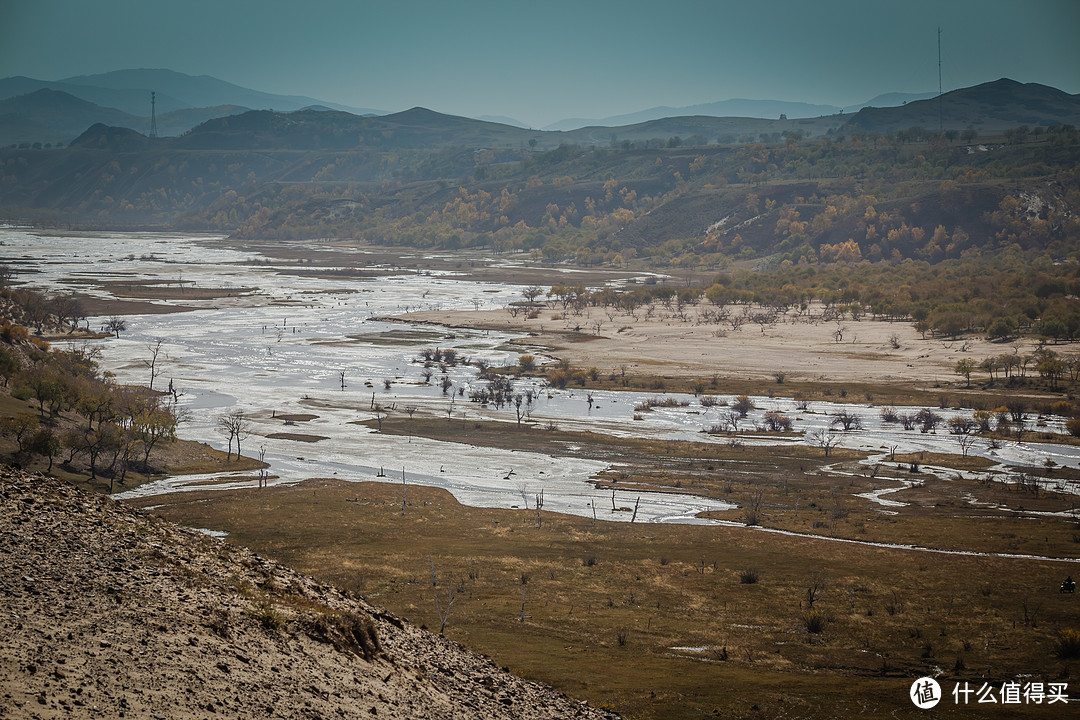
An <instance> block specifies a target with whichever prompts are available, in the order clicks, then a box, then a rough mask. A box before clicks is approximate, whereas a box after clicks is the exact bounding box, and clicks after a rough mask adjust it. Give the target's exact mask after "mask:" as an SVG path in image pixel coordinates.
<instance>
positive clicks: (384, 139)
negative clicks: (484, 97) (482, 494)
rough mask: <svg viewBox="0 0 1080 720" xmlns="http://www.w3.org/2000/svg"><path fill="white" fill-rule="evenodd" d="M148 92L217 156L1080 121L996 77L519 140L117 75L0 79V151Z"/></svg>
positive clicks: (673, 113) (217, 86) (112, 112)
mask: <svg viewBox="0 0 1080 720" xmlns="http://www.w3.org/2000/svg"><path fill="white" fill-rule="evenodd" d="M151 89H153V91H154V92H156V93H157V96H156V99H157V106H156V107H157V128H158V135H159V136H161V137H163V138H164V137H173V136H179V135H184V134H188V135H190V137H185V138H182V139H181V141H180V143H179V145H181V146H184V147H195V146H199V147H206V148H217V149H223V148H233V149H252V148H255V147H265V148H279V147H295V148H297V149H319V148H322V149H328V148H335V149H345V148H350V147H357V146H364V145H367V146H373V147H421V146H423V145H425V144H431V145H451V144H452V145H457V146H459V147H475V148H482V147H525V146H526V145H527V146H528V147H532V148H537V149H544V148H551V147H557V146H558V145H560V144H563V143H572V144H579V145H593V146H610V145H611V144H613V143H619V144H624V143H644V142H650V141H657V140H668V139H670V138H675V137H679V138H682V139H684V140H688V141H690V142H691V143H693V144H707V143H721V144H730V143H739V142H757V141H759V140H773V141H775V140H776V139H778V138H779V137H781V136H783V135H784V134H785V133H790V132H794V131H798V132H801V133H802V135H803V136H805V137H818V136H822V135H825V134H827V133H829V132H843V131H845V129H846V130H847V131H852V130H856V131H857V130H863V131H873V132H882V133H885V132H895V131H896V130H902V129H907V128H910V127H913V126H920V127H923V128H926V129H928V130H936V129H937V127H938V124H939V122H940V123H941V125H942V127H943V128H944V129H953V130H964V129H968V128H973V129H975V130H979V131H999V130H1002V129H1004V128H1006V127H1015V126H1017V125H1020V124H1027V125H1031V126H1035V125H1044V126H1045V125H1051V124H1055V123H1056V124H1063V123H1064V124H1077V123H1078V122H1080V103H1078V100H1077V96H1075V95H1069V94H1068V93H1064V92H1061V91H1059V90H1056V89H1054V88H1050V87H1047V86H1044V85H1037V84H1020V83H1017V82H1014V81H1012V80H1006V79H1002V80H998V81H996V82H993V83H985V84H983V85H979V86H975V87H973V88H964V89H961V90H955V91H952V92H950V93H946V94H944V95H942V96H941V98H940V100H939V99H938V98H936V97H932V96H931V94H929V93H923V94H902V93H891V94H887V95H879V96H877V97H875V98H873V99H871V100H869V101H867V102H866V103H863V104H862V105H858V106H850V107H847V108H839V107H834V106H830V105H812V104H808V103H789V102H781V101H773V100H725V101H723V102H717V103H709V104H705V105H693V106H688V107H682V108H669V107H656V108H651V109H649V110H643V111H641V112H638V113H631V114H628V115H619V116H614V117H610V118H604V119H600V120H582V119H576V120H564V121H561V122H559V123H555V124H554V125H552V126H549V129H546V130H530V129H528V128H526V127H525V125H524V124H523V123H520V122H518V121H516V120H514V119H512V118H508V117H501V116H493V117H484V118H482V119H477V120H474V119H469V118H462V117H454V116H449V115H442V114H439V113H435V112H432V111H429V110H424V109H422V108H414V109H413V110H409V111H406V112H403V113H394V114H387V113H384V112H381V111H377V110H371V109H363V108H352V107H348V106H343V105H337V104H333V103H328V102H324V101H319V100H316V99H313V98H310V97H305V96H286V95H273V94H270V93H263V92H259V91H255V90H250V89H248V88H243V87H240V86H238V85H233V84H231V83H227V82H224V81H221V80H218V79H216V78H212V77H208V76H200V77H193V76H190V75H184V74H182V73H177V72H172V71H169V70H122V71H116V72H111V73H105V74H101V75H90V76H79V77H73V78H67V79H65V80H60V81H56V82H50V81H41V80H33V79H31V78H24V77H11V78H5V79H2V80H0V147H7V146H10V145H13V144H14V145H33V144H35V143H40V144H41V145H62V144H67V143H70V142H72V140H74V139H75V138H77V137H78V136H79V135H80V134H82V133H83V132H84V131H85V130H86V129H87V128H89V127H91V126H94V125H98V124H100V125H103V126H109V127H123V128H129V129H131V130H135V131H137V132H138V133H141V134H143V135H148V134H149V132H150V117H149V113H148V110H149V104H150V103H149V98H150V92H151ZM271 109H273V110H274V112H273V113H271V112H269V111H270V110H271ZM252 111H258V112H254V113H253V112H252ZM939 111H940V115H941V117H940V120H939ZM225 118H228V120H227V121H226V120H224V119H225ZM781 118H783V119H781ZM245 133H247V134H246V135H245Z"/></svg>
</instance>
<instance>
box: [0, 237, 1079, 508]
mask: <svg viewBox="0 0 1080 720" xmlns="http://www.w3.org/2000/svg"><path fill="white" fill-rule="evenodd" d="M0 243H2V246H0V257H2V258H3V261H4V262H7V263H9V264H11V265H12V266H14V267H15V268H16V269H17V270H18V271H19V276H20V279H22V280H26V281H27V282H28V283H29V284H31V285H33V286H36V287H41V288H44V289H49V290H74V291H78V292H82V293H86V294H90V295H97V296H102V297H108V296H109V293H108V291H107V290H105V289H102V288H101V287H100V286H99V285H98V283H100V282H102V281H105V282H112V283H120V287H121V288H122V286H123V284H125V283H131V284H132V286H133V287H135V286H138V285H139V284H140V283H145V282H156V283H160V282H162V281H165V282H168V283H170V284H172V285H173V287H174V288H179V287H180V286H181V284H182V285H183V286H184V287H189V288H191V287H195V288H236V289H240V288H255V289H256V291H255V292H254V293H251V294H238V295H237V296H232V297H224V298H218V299H214V300H188V299H184V300H169V301H156V302H157V303H158V304H162V305H183V306H185V307H191V308H195V309H193V310H189V311H187V312H172V313H161V314H146V315H132V316H126V317H125V318H124V319H125V321H126V324H127V330H126V331H125V332H123V333H121V337H120V338H119V339H117V338H110V339H107V340H102V341H96V344H97V345H99V346H100V348H101V351H102V366H103V368H104V369H107V370H110V371H112V372H114V373H115V374H116V376H117V379H118V380H119V381H120V382H123V383H133V384H142V385H145V384H147V383H148V382H149V380H150V377H149V371H148V370H147V368H146V367H145V366H144V365H143V363H142V360H143V359H147V358H149V355H150V352H149V350H148V346H149V345H151V344H152V343H153V342H154V341H155V340H156V339H158V338H161V339H163V340H164V345H163V346H162V350H163V355H164V360H163V361H162V363H161V370H160V375H159V376H158V379H157V381H156V383H155V387H157V388H159V389H164V387H165V386H167V385H168V384H169V382H170V381H171V382H172V383H173V387H174V388H176V390H177V391H178V393H180V400H179V405H180V407H181V408H183V409H185V410H186V411H187V412H188V413H189V415H190V418H189V420H187V421H186V422H185V423H184V424H183V425H182V426H181V428H180V435H181V436H182V437H185V438H188V439H194V440H200V441H203V442H207V443H209V444H210V445H212V446H214V447H218V448H221V449H225V445H226V438H225V437H224V436H223V435H221V434H220V433H219V432H218V431H217V428H216V422H217V419H218V418H219V417H220V416H222V415H223V414H225V413H226V412H229V411H232V410H235V409H243V410H244V411H245V413H246V414H247V415H248V416H249V417H250V418H251V420H252V421H253V430H254V433H253V435H252V436H251V437H249V438H247V439H246V440H245V443H244V446H243V447H244V452H245V454H247V455H253V454H255V453H257V452H258V448H259V447H260V446H264V447H265V448H266V460H267V461H268V462H269V463H270V464H271V469H270V472H271V473H272V474H273V475H275V476H277V479H276V480H274V481H273V482H277V483H294V482H298V481H300V480H303V479H305V478H309V477H337V478H340V479H344V480H373V479H376V477H377V476H378V475H385V476H386V477H385V479H386V480H388V481H400V480H401V476H402V473H403V472H404V474H405V477H406V481H407V483H419V484H425V485H436V486H439V487H443V488H446V489H447V490H449V491H450V492H451V493H453V494H454V496H455V497H456V498H457V499H458V500H459V501H461V502H462V503H465V504H468V505H475V506H487V507H503V508H508V507H514V506H518V507H521V506H523V505H524V504H525V502H527V500H526V498H532V497H533V496H534V495H535V494H536V493H539V492H540V491H541V489H542V490H543V492H544V501H545V504H544V508H545V509H549V510H553V511H556V512H567V513H573V514H578V515H586V516H592V515H593V514H594V513H595V514H596V515H597V517H603V518H605V519H616V520H630V518H631V513H630V512H628V511H626V510H624V509H623V508H627V507H630V506H633V505H634V504H635V502H636V501H637V498H638V497H639V495H640V503H639V505H638V510H637V520H638V521H649V522H704V521H703V520H701V519H698V518H696V517H695V516H696V515H697V513H699V512H701V511H704V510H710V509H723V508H727V507H731V506H730V505H725V504H724V503H721V502H717V501H711V500H706V499H702V498H698V497H694V496H690V495H682V494H667V493H663V494H661V493H644V492H643V493H638V492H636V491H635V492H633V493H630V492H626V493H625V496H624V494H623V493H618V497H617V498H616V503H615V504H616V506H617V507H618V508H620V509H619V510H616V511H614V512H613V511H612V499H611V495H610V493H608V492H601V491H599V490H597V489H595V488H594V487H593V486H592V484H591V483H589V482H588V480H589V478H590V477H591V476H592V475H594V474H595V473H597V472H599V471H600V470H603V469H604V468H605V467H606V464H605V463H601V462H597V461H595V460H590V459H587V458H583V457H576V456H575V448H574V447H572V446H571V447H567V451H566V454H565V455H562V456H557V457H553V456H550V455H547V454H542V453H535V452H527V451H514V450H499V449H491V448H482V447H475V446H471V445H464V444H459V443H444V442H438V441H433V440H427V439H423V438H415V437H413V438H409V437H402V436H394V435H383V434H380V433H378V432H375V431H373V430H370V429H369V428H367V427H365V426H363V425H357V424H356V422H357V421H362V420H368V419H371V418H372V417H373V416H374V414H373V413H372V412H371V409H370V408H371V405H372V403H373V402H375V403H379V404H381V405H384V406H387V407H393V408H395V410H394V412H395V414H399V413H403V412H404V408H406V407H418V408H420V410H419V412H421V413H430V414H435V415H441V416H444V417H445V416H446V415H447V412H448V410H449V411H450V413H451V415H452V417H453V418H462V419H465V420H479V419H482V418H483V419H497V420H503V421H507V422H514V421H515V416H514V412H513V409H509V410H505V409H504V410H502V411H499V410H494V409H491V408H481V407H480V406H478V405H476V404H474V403H470V402H468V399H467V398H468V394H469V391H468V389H469V388H470V387H472V386H474V385H476V384H478V383H481V382H482V381H478V380H477V378H476V371H475V369H474V368H471V367H462V366H457V367H452V368H450V369H449V377H450V379H451V380H452V381H453V383H454V389H453V390H451V392H450V394H449V396H447V395H444V393H443V392H442V391H441V389H440V388H439V387H438V386H437V385H436V380H437V379H438V377H439V375H438V374H436V376H435V378H434V379H433V380H432V382H431V383H430V384H427V383H425V382H424V380H423V378H422V376H421V372H422V370H423V367H422V365H421V364H419V363H418V362H416V358H417V356H418V354H419V352H420V350H421V349H424V348H434V347H442V348H448V347H449V348H454V349H455V350H457V352H458V354H459V356H465V357H469V358H483V359H485V360H487V361H489V362H491V363H494V364H509V363H511V362H514V361H515V360H516V358H517V355H518V354H519V352H520V349H517V348H513V347H511V346H509V345H508V344H507V343H508V341H509V340H511V339H512V336H510V335H506V334H501V333H495V332H483V331H467V330H458V329H455V330H453V331H448V330H446V329H442V328H435V327H431V326H427V325H419V324H417V325H412V324H408V323H387V322H381V321H377V320H374V319H373V318H375V317H380V316H385V315H391V314H393V315H402V314H405V313H407V312H408V311H410V310H412V311H415V310H420V309H423V310H438V309H472V308H474V307H479V308H489V309H490V308H501V307H504V306H505V305H507V304H508V303H509V302H511V301H514V300H520V299H521V298H522V295H521V291H522V288H521V287H520V286H516V285H509V284H497V283H481V282H474V281H471V280H465V279H462V278H459V277H452V276H450V275H448V274H418V273H416V272H415V271H408V270H404V269H402V270H400V271H396V270H393V269H389V268H373V269H378V270H383V271H390V274H388V275H385V276H381V277H374V278H359V277H350V276H347V275H336V276H326V275H324V276H322V277H314V276H310V275H308V276H305V275H301V274H298V273H297V272H296V271H297V269H298V267H299V268H301V269H305V270H309V269H311V268H308V267H307V266H297V265H296V264H295V263H291V262H279V261H275V260H273V259H271V258H267V257H264V256H261V255H259V254H258V253H255V252H250V251H243V250H237V249H233V248H230V247H229V246H228V245H227V244H225V243H223V242H222V239H221V238H211V237H192V236H184V235H163V234H135V233H102V234H94V235H70V236H63V235H48V234H38V233H35V232H32V231H28V230H21V229H10V228H9V229H0ZM290 248H291V249H293V250H297V249H305V248H306V249H307V250H309V251H310V254H311V255H312V256H317V255H318V254H319V253H320V252H321V251H322V248H321V247H320V246H319V245H318V244H317V243H311V244H310V245H307V246H305V245H301V244H298V243H291V244H290ZM334 250H335V251H336V252H340V251H341V248H334ZM421 256H422V253H418V254H417V257H421ZM354 264H355V266H357V267H364V266H365V265H366V263H365V260H364V253H362V252H361V251H357V253H356V259H355V263H354ZM114 287H115V286H114ZM119 292H120V294H123V293H122V290H121V291H119ZM104 320H105V318H91V319H90V325H91V327H95V328H96V327H98V326H100V325H101V324H102V323H103V322H104ZM718 342H722V341H718ZM719 361H722V347H721V348H718V362H719ZM342 371H344V373H345V387H344V388H342V387H341V375H340V373H341V372H342ZM385 380H390V381H391V385H390V388H389V389H386V388H385V387H384V381H385ZM459 386H464V387H465V391H464V396H460V395H456V396H455V392H454V391H455V390H456V389H457V388H458V387H459ZM525 387H526V383H519V384H518V386H517V388H518V389H519V390H523V389H524V388H525ZM536 390H537V398H538V399H537V402H536V405H535V407H534V409H533V411H532V413H531V419H532V420H533V422H536V423H539V424H544V423H546V422H548V421H553V422H556V423H558V425H559V427H560V428H563V429H568V430H570V429H585V428H591V429H594V430H597V431H601V432H606V433H609V434H613V435H622V434H626V435H635V436H643V435H648V436H654V437H662V438H669V439H685V440H691V439H692V440H700V441H710V440H715V441H716V442H727V441H728V440H727V439H726V438H719V437H715V438H714V437H713V436H709V435H707V434H703V433H702V432H701V431H702V430H703V429H706V428H709V427H711V426H713V425H715V424H717V423H719V422H720V417H721V413H722V412H725V411H726V410H727V408H725V407H722V406H719V407H713V408H706V407H703V406H702V405H701V402H700V399H699V398H695V397H693V396H690V395H678V394H667V395H664V396H663V397H672V398H675V399H676V400H677V401H678V402H680V403H686V404H685V405H677V406H673V407H656V408H654V409H652V410H651V411H648V412H642V413H638V414H639V415H640V417H641V419H640V420H634V419H633V418H634V416H635V411H634V407H635V406H636V405H638V404H640V403H642V402H644V401H645V400H646V399H648V398H650V397H658V395H657V394H655V393H646V392H606V391H597V392H594V393H592V399H593V403H592V406H591V407H590V405H589V403H588V402H587V397H586V393H585V392H584V391H583V390H580V389H578V390H554V389H548V388H545V389H541V388H539V387H537V388H536ZM450 397H455V399H453V401H452V402H453V408H452V409H450V404H451V399H450ZM718 399H719V400H721V401H727V400H731V398H730V397H726V396H719V398H718ZM754 405H755V409H754V410H752V411H751V412H750V414H749V416H748V418H746V420H745V421H744V422H743V423H742V424H741V427H747V428H750V427H753V426H754V425H755V424H756V423H760V422H761V418H762V416H763V414H764V413H765V412H767V411H769V410H778V411H781V412H783V413H785V414H787V415H788V416H790V417H791V419H792V420H793V421H794V425H795V428H796V429H797V430H806V431H812V430H816V429H825V428H828V427H829V424H830V423H831V422H832V419H833V418H832V416H833V415H834V414H835V413H836V412H837V411H839V410H840V409H846V410H848V411H849V412H854V413H856V414H858V415H859V417H860V419H861V421H862V425H863V429H862V430H861V431H858V432H851V433H846V434H844V436H843V439H842V441H841V445H843V446H846V447H852V448H859V449H865V450H869V451H871V452H873V453H875V454H880V455H878V456H877V458H876V459H875V458H871V460H870V462H875V461H876V460H877V459H880V458H881V457H884V455H885V454H887V453H888V452H890V451H892V450H893V448H895V450H896V452H898V453H905V452H912V451H920V450H926V451H931V452H951V453H956V452H958V451H959V450H958V447H957V444H956V442H955V439H954V438H953V437H951V436H949V435H948V434H947V433H946V432H945V431H944V430H939V431H938V433H937V434H922V433H920V432H919V431H918V430H912V431H903V430H902V429H900V428H899V426H897V425H895V424H885V423H883V422H882V420H881V417H880V408H879V407H874V406H870V405H852V404H844V405H837V404H833V403H826V402H812V403H811V404H810V405H809V406H808V407H806V408H805V409H799V408H798V407H797V406H796V404H795V402H794V401H793V400H792V399H790V398H779V397H777V398H768V397H759V398H754ZM900 410H901V411H902V412H903V411H905V410H906V411H910V412H915V411H916V410H917V408H910V409H904V408H900ZM938 412H939V413H940V414H942V415H943V416H945V417H946V418H948V417H951V416H952V415H958V414H970V411H940V410H939V411H938ZM294 413H297V414H311V415H317V416H318V417H317V418H315V419H312V420H310V421H307V422H297V423H295V424H294V425H285V424H284V423H283V421H282V420H281V419H280V418H278V417H276V416H280V415H283V414H294ZM1061 421H1062V419H1060V418H1058V419H1053V418H1050V419H1047V420H1045V421H1044V422H1046V423H1047V429H1053V430H1056V431H1058V432H1060V431H1061V427H1060V422H1061ZM276 433H299V434H305V435H313V436H320V437H323V438H325V439H323V440H320V441H318V442H315V443H309V442H300V441H297V440H293V439H285V438H269V437H266V436H267V435H270V434H276ZM745 442H747V443H752V442H753V443H770V444H783V443H794V442H806V439H805V436H803V435H793V434H789V435H787V436H784V435H783V434H777V435H776V436H774V437H769V438H762V437H758V436H756V437H754V438H747V439H746V441H745ZM971 452H972V453H977V454H980V455H985V456H987V457H991V458H993V459H994V460H995V461H996V462H997V463H999V464H1000V466H1001V468H1002V469H1007V468H1009V467H1011V466H1019V465H1023V466H1040V465H1042V464H1043V463H1044V462H1045V461H1046V460H1048V459H1049V460H1052V461H1053V462H1055V463H1057V464H1059V465H1067V466H1071V467H1077V466H1080V448H1074V447H1068V446H1063V445H1050V444H1038V443H1016V442H1008V443H1005V444H1004V445H1003V446H1002V447H1000V448H998V449H991V448H989V447H988V445H987V443H986V442H985V441H983V440H978V441H977V442H976V445H975V447H974V448H972V450H971ZM927 470H930V471H934V468H927ZM942 472H944V471H942ZM949 474H951V475H955V474H956V473H955V471H949ZM248 475H250V473H249V474H248ZM215 477H216V478H217V479H218V480H219V481H220V482H217V483H215V484H214V485H213V487H220V488H227V487H234V486H236V485H245V486H250V485H251V484H252V481H251V480H238V481H237V482H235V483H230V482H228V480H227V477H225V478H223V477H222V476H215ZM208 479H210V478H208V477H203V476H198V477H192V476H186V477H171V478H166V479H163V480H159V481H155V482H153V483H150V484H148V485H145V486H143V487H140V488H138V489H136V490H133V491H131V492H130V493H128V495H151V494H158V493H163V492H171V491H177V490H185V489H206V487H207V485H205V484H200V483H203V482H204V481H206V480H208ZM1055 482H1056V481H1055ZM895 484H897V485H899V483H898V482H897V483H895ZM1065 489H1067V490H1069V489H1072V488H1065ZM866 497H867V499H868V501H871V502H878V503H880V504H882V505H886V506H887V505H889V504H890V503H893V502H894V501H891V500H888V499H887V494H886V493H884V492H882V491H878V492H876V493H870V494H867V496H866ZM528 502H530V503H531V502H532V501H531V500H528Z"/></svg>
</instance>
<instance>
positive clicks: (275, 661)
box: [0, 470, 615, 720]
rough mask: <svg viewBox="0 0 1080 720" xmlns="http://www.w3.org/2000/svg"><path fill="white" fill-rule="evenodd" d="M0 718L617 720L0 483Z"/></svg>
mask: <svg viewBox="0 0 1080 720" xmlns="http://www.w3.org/2000/svg"><path fill="white" fill-rule="evenodd" d="M0 596H2V597H3V598H4V604H5V612H4V614H3V617H2V619H0V628H2V630H0V698H2V700H0V718H5V719H7V718H56V717H117V718H122V717H137V718H142V717H146V718H150V717H153V718H170V719H171V720H185V719H187V718H205V717H210V716H214V715H221V716H224V717H231V718H270V717H282V718H323V717H335V716H337V717H365V718H366V717H384V718H385V717H389V718H403V719H404V718H450V717H454V718H485V719H486V718H528V719H532V718H546V717H551V718H556V717H558V718H566V717H592V718H602V717H615V716H614V715H612V714H610V713H607V712H603V711H599V710H595V709H593V708H590V707H588V706H587V705H585V704H583V703H579V702H576V701H574V700H571V699H570V698H567V697H566V696H564V695H562V694H560V693H558V692H556V691H554V690H552V689H551V688H548V687H546V686H543V685H538V684H534V683H528V682H525V681H523V680H521V679H519V678H516V677H514V676H512V675H510V674H509V673H507V672H504V671H501V670H499V669H498V668H496V667H495V666H494V665H493V664H492V663H491V662H490V661H489V660H486V659H484V658H482V657H479V656H477V655H474V654H472V653H470V652H468V651H466V650H465V649H464V648H463V647H462V646H460V645H458V644H457V643H455V642H452V641H449V640H447V639H446V638H443V637H441V636H439V635H435V634H433V633H429V632H425V631H422V630H419V629H417V628H415V627H413V626H411V625H409V624H408V623H407V622H406V621H404V620H403V619H401V618H398V617H396V616H394V615H392V614H391V613H389V612H387V611H385V610H382V609H380V608H377V607H374V606H372V605H369V604H367V603H366V602H364V601H362V600H358V599H355V598H353V597H351V596H349V595H348V594H347V593H343V592H342V591H340V590H338V589H337V588H335V587H332V586H329V585H326V584H323V583H320V582H318V581H316V580H314V579H312V578H309V577H303V576H301V575H299V574H298V573H295V572H293V571H292V570H289V569H288V568H286V567H283V566H281V565H279V564H277V563H274V562H272V561H269V560H267V559H265V558H262V557H260V556H258V555H256V554H255V553H253V552H251V551H250V550H247V549H245V548H240V547H234V546H231V545H227V544H225V543H223V542H221V541H220V540H216V539H213V538H210V537H208V536H206V535H204V534H202V533H199V532H197V531H195V530H189V529H184V528H180V527H178V526H176V525H173V524H172V523H168V522H165V521H163V520H161V519H160V518H156V517H152V516H149V515H147V514H146V513H143V512H140V511H137V510H133V509H131V508H129V507H127V506H125V505H122V504H120V503H117V502H115V501H113V500H111V499H109V498H107V497H104V496H101V495H97V494H92V493H87V492H84V491H81V490H78V489H76V488H73V487H71V486H68V485H65V484H64V483H62V482H60V481H57V480H53V479H48V478H45V477H42V476H30V475H24V474H20V473H16V472H14V471H10V470H0Z"/></svg>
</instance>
